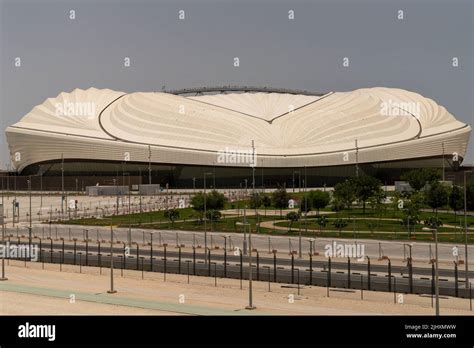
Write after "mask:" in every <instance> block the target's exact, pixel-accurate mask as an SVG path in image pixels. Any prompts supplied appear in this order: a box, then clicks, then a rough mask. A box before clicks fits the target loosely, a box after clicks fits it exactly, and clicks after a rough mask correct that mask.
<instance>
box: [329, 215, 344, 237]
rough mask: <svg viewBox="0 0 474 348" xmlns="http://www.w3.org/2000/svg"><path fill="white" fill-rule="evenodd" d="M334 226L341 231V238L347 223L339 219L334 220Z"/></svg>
mask: <svg viewBox="0 0 474 348" xmlns="http://www.w3.org/2000/svg"><path fill="white" fill-rule="evenodd" d="M332 225H333V226H334V227H336V228H337V229H338V230H339V236H340V235H341V231H342V229H343V228H344V227H346V226H347V221H346V220H344V219H340V218H337V219H336V220H334V222H333V223H332Z"/></svg>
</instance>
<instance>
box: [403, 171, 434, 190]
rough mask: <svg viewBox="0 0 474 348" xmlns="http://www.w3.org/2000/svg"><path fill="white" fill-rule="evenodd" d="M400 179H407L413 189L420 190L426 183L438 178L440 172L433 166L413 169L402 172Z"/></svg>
mask: <svg viewBox="0 0 474 348" xmlns="http://www.w3.org/2000/svg"><path fill="white" fill-rule="evenodd" d="M401 179H402V180H404V181H407V182H408V183H409V184H410V186H411V188H412V189H413V190H415V191H420V190H421V189H422V188H423V187H425V185H426V184H428V183H433V182H436V181H438V180H440V179H441V173H440V172H439V170H437V169H433V168H421V169H414V170H410V171H409V172H406V173H405V174H403V175H402V176H401Z"/></svg>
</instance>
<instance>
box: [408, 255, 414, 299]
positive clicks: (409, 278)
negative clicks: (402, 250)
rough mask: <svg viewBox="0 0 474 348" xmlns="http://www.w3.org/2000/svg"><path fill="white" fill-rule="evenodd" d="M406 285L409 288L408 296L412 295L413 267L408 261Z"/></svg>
mask: <svg viewBox="0 0 474 348" xmlns="http://www.w3.org/2000/svg"><path fill="white" fill-rule="evenodd" d="M408 283H409V286H410V294H413V265H412V263H411V258H410V261H409V262H408Z"/></svg>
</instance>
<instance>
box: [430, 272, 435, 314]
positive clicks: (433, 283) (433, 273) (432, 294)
mask: <svg viewBox="0 0 474 348" xmlns="http://www.w3.org/2000/svg"><path fill="white" fill-rule="evenodd" d="M434 293H435V264H434V263H432V264H431V308H433V297H434Z"/></svg>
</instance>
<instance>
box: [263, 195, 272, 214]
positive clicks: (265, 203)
mask: <svg viewBox="0 0 474 348" xmlns="http://www.w3.org/2000/svg"><path fill="white" fill-rule="evenodd" d="M262 204H263V206H264V207H265V216H267V208H268V207H271V205H272V200H271V198H270V197H269V196H263V197H262Z"/></svg>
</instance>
